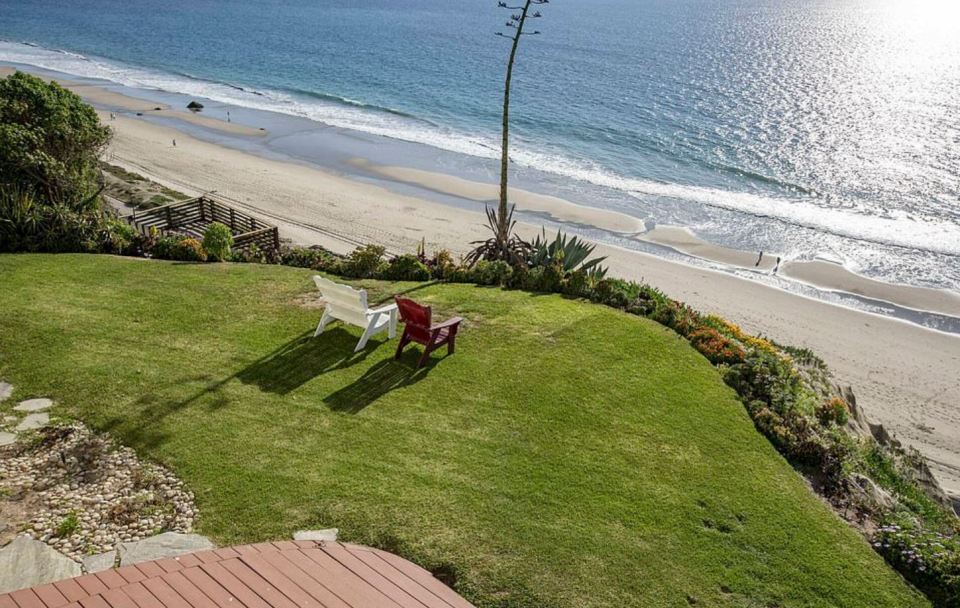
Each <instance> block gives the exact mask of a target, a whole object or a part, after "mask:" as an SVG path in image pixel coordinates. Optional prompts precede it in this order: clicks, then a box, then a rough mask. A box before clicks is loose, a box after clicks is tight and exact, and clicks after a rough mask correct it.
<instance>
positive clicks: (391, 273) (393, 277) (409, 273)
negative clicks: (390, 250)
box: [381, 254, 432, 281]
mask: <svg viewBox="0 0 960 608" xmlns="http://www.w3.org/2000/svg"><path fill="white" fill-rule="evenodd" d="M381 274H382V277H381V278H383V279H386V280H388V281H429V280H430V278H431V276H432V275H431V274H430V269H429V268H427V266H426V264H424V263H423V262H421V261H420V260H419V259H418V258H417V256H415V255H410V254H406V255H400V256H397V257H395V258H393V259H392V260H390V264H389V265H388V266H387V267H386V268H385V269H384V270H383V272H382V273H381Z"/></svg>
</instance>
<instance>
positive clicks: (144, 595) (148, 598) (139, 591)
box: [123, 583, 163, 608]
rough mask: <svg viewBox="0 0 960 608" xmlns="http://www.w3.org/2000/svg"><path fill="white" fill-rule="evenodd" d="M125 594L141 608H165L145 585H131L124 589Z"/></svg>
mask: <svg viewBox="0 0 960 608" xmlns="http://www.w3.org/2000/svg"><path fill="white" fill-rule="evenodd" d="M123 592H124V593H126V594H127V595H128V596H130V599H132V600H133V601H134V603H135V604H136V605H137V606H139V608H163V604H161V603H160V600H158V599H157V598H155V597H154V596H153V594H152V593H150V591H149V590H148V589H147V588H146V587H144V586H143V583H130V584H129V585H127V586H126V587H124V588H123Z"/></svg>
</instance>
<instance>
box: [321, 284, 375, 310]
mask: <svg viewBox="0 0 960 608" xmlns="http://www.w3.org/2000/svg"><path fill="white" fill-rule="evenodd" d="M313 282H314V283H316V285H317V289H319V290H320V295H321V296H323V299H324V300H326V301H327V303H328V304H330V305H331V307H333V308H340V309H343V310H344V312H347V313H349V312H353V313H357V314H364V315H365V314H366V313H367V308H368V307H367V291H366V290H365V289H354V288H353V287H350V286H349V285H340V284H339V283H334V282H333V281H331V280H330V279H325V278H323V277H320V276H315V277H313Z"/></svg>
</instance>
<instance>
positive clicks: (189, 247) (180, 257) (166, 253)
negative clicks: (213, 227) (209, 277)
mask: <svg viewBox="0 0 960 608" xmlns="http://www.w3.org/2000/svg"><path fill="white" fill-rule="evenodd" d="M152 254H153V257H155V258H158V259H161V260H175V261H178V262H206V261H207V253H206V252H205V251H204V250H203V245H201V244H200V241H198V240H197V239H191V238H187V237H184V236H181V235H167V236H161V237H159V238H157V240H156V242H155V243H154V244H153V249H152Z"/></svg>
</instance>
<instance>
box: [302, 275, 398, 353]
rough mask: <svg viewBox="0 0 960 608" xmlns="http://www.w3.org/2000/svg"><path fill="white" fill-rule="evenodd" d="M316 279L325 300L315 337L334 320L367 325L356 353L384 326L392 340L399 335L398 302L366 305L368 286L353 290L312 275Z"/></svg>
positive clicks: (355, 350) (360, 325)
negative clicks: (377, 306) (375, 306)
mask: <svg viewBox="0 0 960 608" xmlns="http://www.w3.org/2000/svg"><path fill="white" fill-rule="evenodd" d="M313 282H314V283H316V284H317V289H319V290H320V295H321V296H322V297H323V299H324V301H325V302H326V307H325V308H324V309H323V316H322V317H320V324H319V325H317V331H315V332H314V334H313V337H314V338H316V337H317V336H319V335H320V334H322V333H323V330H324V328H326V326H327V324H328V323H330V321H333V320H334V319H337V320H339V321H343V322H344V323H348V324H350V325H355V326H357V327H363V328H364V332H363V336H361V337H360V342H359V343H358V344H357V348H355V349H354V351H353V352H355V353H356V352H360V351H361V350H363V347H364V346H366V345H367V340H369V339H370V337H371V336H373V335H375V334H378V333H380V332H381V331H383V330H384V329H386V330H387V335H388V336H389V337H390V338H391V339H393V338H396V337H397V305H396V304H389V305H387V306H383V307H381V308H374V309H371V308H369V307H368V306H367V291H366V290H365V289H354V288H353V287H350V286H348V285H340V284H339V283H334V282H333V281H331V280H329V279H325V278H323V277H319V276H315V277H313Z"/></svg>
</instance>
